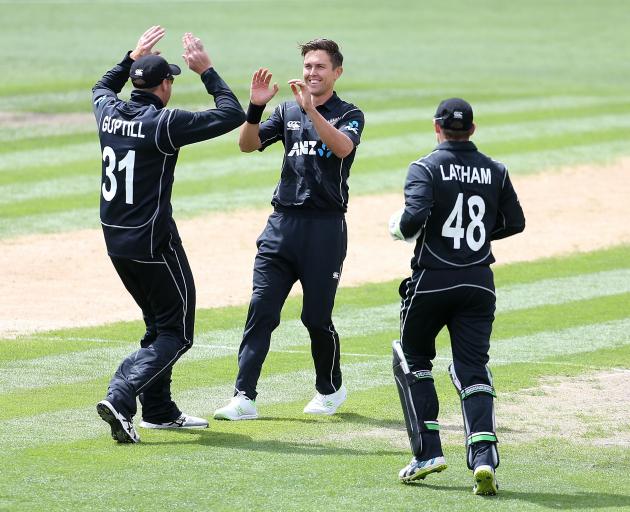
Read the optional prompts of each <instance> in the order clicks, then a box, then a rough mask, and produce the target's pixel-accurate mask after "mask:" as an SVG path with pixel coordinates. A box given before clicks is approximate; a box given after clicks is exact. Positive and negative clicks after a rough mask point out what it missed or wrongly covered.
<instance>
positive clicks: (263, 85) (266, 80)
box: [249, 68, 278, 106]
mask: <svg viewBox="0 0 630 512" xmlns="http://www.w3.org/2000/svg"><path fill="white" fill-rule="evenodd" d="M272 76H273V75H272V74H271V73H270V72H269V70H268V69H267V68H260V69H259V70H258V71H256V72H254V75H253V76H252V86H251V88H250V90H249V91H250V92H249V101H251V102H252V103H253V104H254V105H259V106H262V105H266V104H267V103H269V100H271V98H273V97H274V96H275V95H276V93H277V92H278V84H276V83H274V84H273V89H271V90H270V89H269V84H270V83H271V77H272Z"/></svg>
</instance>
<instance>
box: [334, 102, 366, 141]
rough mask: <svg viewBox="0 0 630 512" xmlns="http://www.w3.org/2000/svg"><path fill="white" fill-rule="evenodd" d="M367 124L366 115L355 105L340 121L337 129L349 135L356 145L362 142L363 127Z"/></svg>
mask: <svg viewBox="0 0 630 512" xmlns="http://www.w3.org/2000/svg"><path fill="white" fill-rule="evenodd" d="M364 126H365V116H364V115H363V112H361V111H360V110H359V109H358V108H356V107H353V108H352V109H351V110H348V112H346V113H345V114H344V115H343V116H342V117H341V120H340V121H339V124H338V125H337V129H338V130H339V131H340V132H341V133H343V134H344V135H347V136H348V137H349V138H350V140H351V141H352V143H353V144H354V146H355V147H357V146H358V145H359V143H360V142H361V133H363V127H364Z"/></svg>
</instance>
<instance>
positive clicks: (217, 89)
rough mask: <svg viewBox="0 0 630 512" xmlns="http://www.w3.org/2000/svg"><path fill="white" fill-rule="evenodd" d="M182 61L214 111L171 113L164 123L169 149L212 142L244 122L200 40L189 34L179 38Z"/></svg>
mask: <svg viewBox="0 0 630 512" xmlns="http://www.w3.org/2000/svg"><path fill="white" fill-rule="evenodd" d="M182 42H183V45H184V54H183V55H182V57H183V58H184V61H185V62H186V65H187V66H188V68H189V69H190V70H191V71H194V72H195V73H197V74H199V76H200V77H201V80H202V82H203V83H204V85H205V86H206V90H207V91H208V94H211V95H212V96H213V97H214V103H215V105H216V108H214V109H208V110H204V111H202V112H188V111H186V110H179V109H177V110H173V111H172V113H171V115H170V116H169V119H168V122H167V129H168V135H169V136H170V137H169V142H172V145H173V149H177V148H179V147H181V146H185V145H187V144H193V143H195V142H200V141H203V140H207V139H212V138H214V137H218V136H219V135H223V134H224V133H227V132H229V131H230V130H233V129H234V128H236V127H238V126H239V125H241V124H242V123H243V121H245V112H243V108H242V107H241V104H240V103H239V101H238V99H237V98H236V96H235V95H234V93H233V92H232V90H231V89H230V88H229V87H228V85H227V84H226V83H225V82H224V81H223V80H222V79H221V77H220V76H219V75H218V73H217V72H216V71H215V69H214V67H213V65H212V61H211V60H210V56H209V55H208V53H207V52H206V51H205V49H204V47H203V43H202V42H201V39H199V38H198V37H195V36H194V35H193V34H191V33H190V32H187V33H186V34H184V37H183V38H182Z"/></svg>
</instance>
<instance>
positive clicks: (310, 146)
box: [287, 140, 317, 156]
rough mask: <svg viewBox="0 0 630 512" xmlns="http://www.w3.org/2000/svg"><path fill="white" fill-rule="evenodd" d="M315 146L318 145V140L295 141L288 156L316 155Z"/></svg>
mask: <svg viewBox="0 0 630 512" xmlns="http://www.w3.org/2000/svg"><path fill="white" fill-rule="evenodd" d="M315 146H317V141H316V140H302V141H300V142H294V143H293V147H292V148H291V151H289V153H288V154H287V156H300V155H316V154H317V153H315Z"/></svg>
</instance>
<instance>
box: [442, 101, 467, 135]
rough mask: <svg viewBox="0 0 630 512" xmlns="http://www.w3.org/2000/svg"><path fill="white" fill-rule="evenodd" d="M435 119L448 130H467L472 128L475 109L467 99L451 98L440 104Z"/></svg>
mask: <svg viewBox="0 0 630 512" xmlns="http://www.w3.org/2000/svg"><path fill="white" fill-rule="evenodd" d="M433 119H435V121H436V122H437V124H439V125H440V126H441V127H442V128H446V129H447V130H454V131H462V132H467V131H468V130H470V129H471V128H472V124H473V110H472V107H471V106H470V103H468V102H467V101H465V100H463V99H461V98H449V99H447V100H444V101H442V102H441V103H440V104H439V105H438V108H437V110H436V111H435V117H434V118H433Z"/></svg>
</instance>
